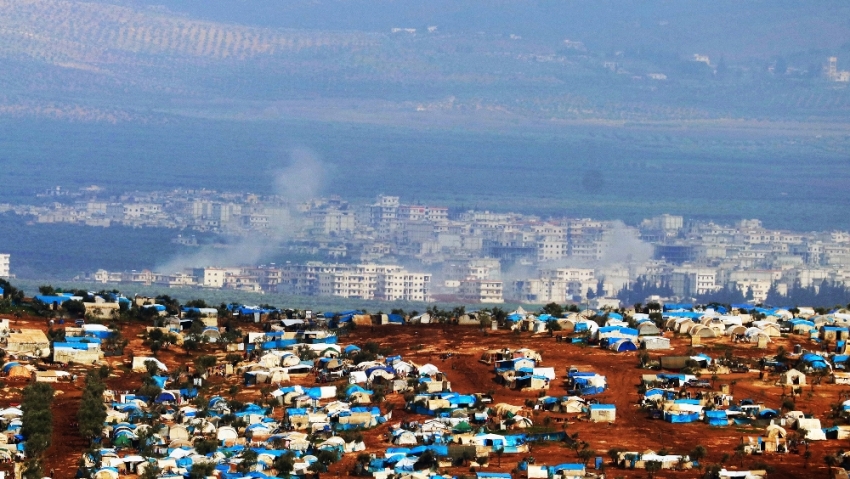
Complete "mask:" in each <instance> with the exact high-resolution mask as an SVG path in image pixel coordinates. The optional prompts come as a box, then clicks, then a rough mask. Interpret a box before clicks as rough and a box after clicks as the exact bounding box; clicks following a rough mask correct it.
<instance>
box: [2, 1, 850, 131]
mask: <svg viewBox="0 0 850 479" xmlns="http://www.w3.org/2000/svg"><path fill="white" fill-rule="evenodd" d="M846 18H850V6H848V5H846V4H844V3H840V2H818V3H817V4H814V5H813V4H805V5H804V4H799V3H796V2H733V1H726V0H720V1H716V2H699V3H697V2H687V3H684V2H637V1H613V0H610V1H599V2H586V3H573V2H543V1H528V2H526V1H509V0H505V1H501V2H496V3H493V2H484V1H477V0H471V1H469V2H455V1H448V0H437V1H433V2H409V1H365V0H351V1H342V0H339V1H328V0H315V1H313V0H311V1H306V0H292V1H287V2H280V1H277V0H274V1H272V0H255V1H252V2H232V1H223V0H205V1H201V2H197V1H179V0H125V1H119V0H115V1H107V0H101V1H97V0H93V1H88V2H83V1H71V0H0V67H2V68H0V116H13V117H14V116H32V117H37V118H38V117H46V118H58V119H63V120H82V121H107V122H113V123H115V122H126V121H130V122H144V123H148V122H163V121H168V118H169V116H172V115H180V116H199V117H206V118H224V119H235V120H245V119H265V118H269V117H279V116H280V115H282V114H284V113H281V112H286V113H285V114H287V115H290V116H292V115H295V116H300V117H319V118H321V119H329V118H334V119H344V120H345V121H350V120H351V119H353V118H357V119H358V121H376V122H387V123H391V124H394V123H396V122H398V121H409V119H404V118H402V116H400V115H399V112H403V113H404V114H407V113H410V112H414V111H420V112H431V113H434V112H438V113H440V114H446V113H448V114H452V115H461V116H470V115H474V116H475V117H476V118H478V119H479V120H480V119H483V120H484V121H488V120H490V119H497V120H498V121H504V120H505V118H510V119H513V120H516V119H524V120H534V121H539V120H549V119H563V120H578V121H587V120H604V121H617V122H621V121H627V122H644V121H656V120H662V121H670V120H673V121H680V120H706V119H712V120H716V119H722V120H725V119H729V118H749V119H753V118H758V119H760V118H773V119H789V118H791V119H795V120H799V119H801V118H802V119H806V120H807V121H808V120H811V119H812V118H818V119H819V120H826V121H834V120H835V119H836V118H846V113H847V109H848V107H849V106H848V95H847V93H846V89H843V88H841V87H843V85H837V84H830V83H828V82H826V81H825V80H824V77H823V75H822V68H823V66H824V63H825V62H826V58H827V56H829V55H837V56H839V58H840V60H839V66H840V67H842V68H845V69H846V68H848V67H847V66H846V65H848V64H850V43H847V41H846V39H847V38H850V24H848V23H847V22H846ZM697 54H699V55H701V56H699V57H695V55H697ZM695 60H699V61H695ZM423 116H425V115H423ZM431 121H435V120H431Z"/></svg>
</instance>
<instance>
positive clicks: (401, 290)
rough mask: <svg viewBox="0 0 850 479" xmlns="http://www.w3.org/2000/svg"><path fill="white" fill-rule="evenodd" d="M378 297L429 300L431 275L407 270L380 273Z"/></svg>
mask: <svg viewBox="0 0 850 479" xmlns="http://www.w3.org/2000/svg"><path fill="white" fill-rule="evenodd" d="M377 279H378V281H377V291H376V293H375V297H376V299H381V300H384V301H429V300H430V299H431V298H430V286H431V275H430V274H427V273H410V272H407V271H399V272H391V273H382V274H379V275H378V278H377Z"/></svg>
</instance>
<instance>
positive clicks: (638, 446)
mask: <svg viewBox="0 0 850 479" xmlns="http://www.w3.org/2000/svg"><path fill="white" fill-rule="evenodd" d="M16 327H39V328H42V329H45V330H46V329H47V325H46V323H45V321H44V320H43V319H40V318H22V319H21V320H20V321H19V322H18V324H17V325H16ZM253 327H254V325H246V326H245V328H244V329H251V328H253ZM142 330H143V325H141V324H138V323H137V324H132V325H125V326H123V335H124V337H125V338H127V339H130V340H131V342H130V345H129V347H128V348H127V349H126V354H125V356H124V357H118V358H109V362H110V364H112V365H113V366H114V367H115V369H114V372H115V376H114V377H110V378H109V379H108V381H107V385H108V386H109V387H110V388H112V389H115V390H133V389H135V388H137V387H138V386H139V375H138V374H130V373H125V372H123V371H121V370H120V369H118V368H117V366H118V365H120V364H122V363H127V362H128V361H129V357H130V352H133V353H135V354H139V355H150V350H149V349H147V348H146V347H145V346H144V345H142V342H141V339H140V338H138V337H137V335H138V334H140V333H141V331H142ZM794 339H796V338H794ZM369 340H371V341H376V342H378V343H380V344H382V345H384V346H389V347H392V348H393V352H394V354H401V355H402V356H403V357H404V359H406V360H412V361H414V362H416V363H419V364H423V363H427V362H431V363H433V364H435V365H436V366H438V367H439V368H440V369H441V370H443V372H445V373H446V375H447V376H448V378H449V380H450V381H451V384H452V389H453V390H455V391H458V392H462V393H474V392H488V391H492V393H493V396H494V400H495V402H497V403H498V402H508V403H512V404H517V405H519V404H522V403H523V402H524V401H525V400H526V399H530V398H536V397H537V396H538V394H537V393H536V392H517V391H512V390H508V389H506V388H503V387H502V386H500V385H498V384H497V383H496V382H495V381H494V379H493V378H494V375H493V373H492V369H491V367H490V366H488V365H485V364H483V363H480V362H478V358H479V357H480V356H481V353H482V352H483V351H484V350H487V349H493V348H499V347H511V348H518V347H528V348H532V349H535V350H537V351H538V352H541V353H542V355H543V364H542V365H543V366H552V367H555V371H556V373H557V374H558V375H559V376H563V375H564V374H565V371H566V368H567V367H568V366H570V365H582V366H587V367H590V368H592V370H593V371H596V372H598V373H599V374H602V375H605V376H607V379H608V384H609V389H608V391H606V393H604V394H602V395H599V396H596V398H597V399H599V400H600V402H606V403H613V404H615V405H616V406H617V419H616V421H615V423H614V424H613V425H612V426H610V427H609V426H608V425H607V424H603V423H600V424H594V423H590V422H587V421H582V420H578V419H576V418H575V415H570V417H569V418H568V420H567V422H566V424H567V426H566V431H567V433H569V434H575V433H578V434H579V438H580V439H581V440H583V441H586V442H588V443H589V444H590V448H591V449H593V450H595V451H596V452H597V455H599V456H602V457H603V458H605V461H606V463H608V462H609V459H608V456H607V455H606V454H605V452H606V451H607V450H608V449H609V448H612V447H619V448H625V449H628V450H636V451H643V450H646V449H652V450H655V451H658V450H661V449H667V450H668V451H670V453H673V454H686V453H687V452H688V451H690V450H691V449H693V447H694V446H696V445H697V444H702V445H704V446H705V447H706V448H707V450H708V456H707V457H706V458H705V459H704V460H703V461H702V462H703V464H713V463H718V462H720V460H721V458H722V456H723V454H724V453H728V454H729V455H730V456H732V455H733V453H734V448H735V446H736V445H737V444H739V443H740V441H741V438H742V436H758V435H760V434H761V433H762V431H761V430H754V429H742V428H738V427H734V426H730V427H725V428H709V427H708V426H707V425H706V424H703V423H692V424H670V423H667V422H663V421H659V420H650V419H647V418H646V414H645V413H643V412H642V411H641V410H640V409H639V408H638V407H637V406H636V404H637V401H638V400H639V395H638V394H637V385H638V383H639V381H640V377H641V375H642V374H645V373H651V371H647V370H642V369H638V368H637V364H638V359H637V354H636V353H635V352H630V353H614V352H610V351H607V350H600V349H598V348H589V347H580V346H576V345H571V344H567V343H559V342H555V340H554V339H553V338H549V337H546V336H545V335H536V336H532V335H530V334H529V333H522V334H521V335H516V334H514V333H512V332H509V331H486V332H485V331H481V330H479V329H478V328H477V327H465V326H442V325H417V326H383V327H375V328H374V329H370V328H358V329H357V330H355V331H353V332H352V333H351V334H350V335H349V336H347V337H344V338H341V340H340V343H341V344H351V343H353V344H360V345H362V344H363V343H365V342H366V341H369ZM803 341H804V340H802V339H801V340H800V341H798V342H803ZM673 343H674V347H675V348H674V350H673V351H664V352H659V353H653V354H652V357H653V358H655V357H657V356H661V355H669V354H685V352H686V351H687V350H688V349H689V346H688V345H689V340H688V339H685V338H683V339H674V341H673ZM793 344H794V341H793V340H788V339H778V340H777V341H775V342H773V343H771V344H770V346H769V349H767V350H758V349H755V347H754V346H752V345H750V344H732V343H731V342H730V341H729V339H727V338H719V339H716V340H708V341H704V344H703V346H702V347H700V348H698V349H697V351H698V352H705V353H707V354H709V355H711V356H713V357H716V356H720V355H722V354H723V351H724V349H725V348H733V349H734V353H735V355H736V356H742V357H750V358H757V357H761V356H763V355H771V354H775V353H776V348H777V347H778V346H779V345H783V346H784V347H785V348H786V350H789V351H790V350H791V349H792V347H793ZM804 344H805V343H804ZM444 352H453V353H455V355H454V356H453V357H452V358H450V359H447V360H441V359H440V355H441V354H442V353H444ZM195 354H210V352H209V351H207V352H200V353H193V355H192V356H189V355H186V354H185V353H184V352H183V350H182V349H181V348H174V349H172V350H169V351H161V352H159V354H158V358H159V359H160V360H162V361H163V362H165V363H166V364H167V365H168V366H169V368H174V367H177V366H179V365H182V364H191V360H192V358H193V357H194V355H195ZM217 354H219V355H220V356H221V357H223V355H224V353H223V352H218V353H217ZM73 371H77V373H78V374H80V375H83V374H84V370H83V369H82V368H77V369H75V370H72V372H73ZM775 379H776V377H775V376H774V377H771V378H769V380H768V381H761V380H759V379H758V373H755V372H751V373H748V374H733V375H722V376H720V378H719V380H718V383H729V382H730V381H732V380H735V381H736V382H737V384H736V385H734V386H733V389H732V393H733V394H734V396H735V398H736V400H737V399H742V398H752V399H754V400H756V401H757V402H758V401H763V402H764V404H765V406H767V407H771V408H779V405H780V403H781V399H780V396H781V394H782V390H781V388H779V387H777V386H774V385H773V383H774V381H775ZM305 381H312V376H309V377H308V378H307V379H305ZM212 382H213V385H212V388H215V389H216V390H225V389H226V388H227V387H229V386H230V385H233V384H238V385H240V392H239V393H238V398H239V399H240V400H243V401H248V400H256V399H258V398H259V396H260V388H259V387H251V388H242V387H241V384H240V381H239V379H238V378H236V377H233V378H228V379H227V380H225V379H223V378H213V381H212ZM25 384H26V383H12V382H6V384H5V387H4V388H3V389H2V393H3V395H2V397H0V406H2V407H6V406H8V405H10V404H16V403H18V402H19V401H20V391H19V389H20V388H22V387H23V386H24V385H25ZM82 385H83V380H82V378H79V379H78V380H77V382H76V383H74V384H71V383H57V384H55V385H54V387H55V389H56V390H57V396H56V397H55V399H54V434H53V444H52V445H51V447H50V449H49V450H48V452H47V455H46V457H45V462H46V467H45V472H49V471H50V470H51V469H55V473H56V474H55V477H57V478H60V479H64V478H71V477H73V475H74V472H75V470H76V467H77V462H78V460H79V458H80V453H81V452H82V451H83V450H84V449H85V447H86V444H85V441H84V440H82V438H80V436H79V434H78V432H77V429H76V425H75V422H76V412H77V409H78V406H79V401H80V398H81V388H82ZM810 390H811V389H810V388H809V387H808V386H807V387H806V388H805V392H804V394H803V397H801V398H798V399H797V408H798V409H800V410H802V411H804V412H812V413H814V414H815V416H816V417H818V418H820V419H821V423H822V425H823V426H824V427H827V426H830V425H832V424H833V422H832V419H829V418H828V413H829V411H830V405H831V404H833V403H836V402H839V397H840V395H841V394H842V393H845V392H848V391H850V390H848V388H847V387H844V386H837V385H834V384H825V383H824V384H822V385H819V386H817V387H816V388H814V389H813V390H812V393H811V395H810V394H809V391H810ZM565 393H566V391H565V389H564V387H563V385H562V383H561V381H560V380H558V381H555V382H553V386H552V388H551V389H550V391H549V392H548V394H549V395H563V394H565ZM207 394H209V393H207ZM403 403H404V400H403V399H402V398H401V396H400V395H389V396H388V397H387V399H386V403H385V404H384V405H383V406H384V407H385V408H387V407H390V404H392V405H393V406H392V407H393V419H392V420H391V421H390V424H397V423H398V422H400V421H402V420H405V419H418V420H424V419H427V418H426V417H424V416H417V415H414V414H410V413H407V412H405V411H403V409H402V406H403ZM276 413H277V414H280V411H279V410H277V411H276ZM546 416H551V417H552V418H553V419H558V418H564V417H566V415H563V414H555V413H547V412H543V413H539V414H534V415H533V416H532V417H533V419H534V421H535V424H542V422H543V419H544V418H545V417H546ZM555 424H557V423H555ZM388 427H389V426H388V425H383V426H381V427H379V428H376V429H374V430H371V431H367V432H365V433H364V440H365V441H366V445H367V448H368V450H367V452H374V453H376V454H379V455H382V454H383V452H384V449H385V448H386V447H387V446H388V443H386V442H384V441H383V435H384V434H385V433H386V432H387V430H388ZM557 427H560V426H557ZM790 433H792V431H789V434H790ZM848 445H850V444H844V442H843V441H835V440H833V441H821V442H813V443H812V444H811V447H810V450H811V452H812V454H811V458H810V460H809V461H808V462H809V464H808V467H806V465H805V464H804V463H805V461H804V458H803V455H802V454H784V455H776V454H767V455H760V456H745V457H744V458H743V467H744V468H745V469H748V468H750V467H751V466H752V465H753V464H754V463H757V462H764V463H766V464H768V465H770V466H772V467H773V468H775V471H774V472H772V473H771V474H770V477H771V478H796V477H817V476H820V477H824V476H826V475H827V468H826V465H825V463H824V461H823V457H824V456H825V455H826V454H831V453H835V452H837V451H839V450H841V449H843V448H844V447H846V446H848ZM531 455H533V456H534V457H535V459H536V462H537V463H538V464H558V463H563V462H578V459H577V457H576V454H575V452H573V451H572V450H571V449H567V448H566V447H565V446H564V445H562V444H558V443H546V444H545V445H540V446H538V445H535V446H534V449H533V452H532V454H531ZM355 456H356V455H354V454H349V455H347V456H346V457H345V458H344V459H343V460H342V461H340V462H339V463H337V464H334V465H333V466H332V468H331V471H330V474H334V475H336V476H340V475H342V476H345V475H348V471H350V470H351V469H352V467H353V463H354V461H355ZM520 459H521V458H520V457H517V456H515V455H514V456H512V455H504V456H503V457H502V458H501V466H500V467H499V466H496V464H497V463H498V462H499V460H498V459H497V458H496V457H493V458H491V461H490V466H489V467H488V468H487V469H486V470H487V471H505V472H509V471H511V470H512V469H513V468H515V467H516V464H517V462H518V461H519V460H520ZM741 462H742V461H741V459H739V458H734V457H733V458H732V459H729V460H728V461H727V462H726V467H727V468H728V469H740V468H741ZM4 468H5V470H7V471H8V470H9V469H8V465H0V470H4ZM467 471H468V468H451V469H448V470H446V472H448V473H449V474H461V473H464V472H467ZM606 475H607V476H608V477H626V478H635V477H647V474H646V472H645V471H643V470H637V471H629V470H622V469H611V468H610V466H609V468H608V469H607V470H606ZM700 476H701V474H700V473H699V472H698V471H663V472H661V473H659V474H658V475H657V477H680V478H691V477H700Z"/></svg>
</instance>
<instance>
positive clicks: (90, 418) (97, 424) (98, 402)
mask: <svg viewBox="0 0 850 479" xmlns="http://www.w3.org/2000/svg"><path fill="white" fill-rule="evenodd" d="M105 389H106V386H105V385H104V384H103V381H101V378H100V372H99V371H92V372H90V373H89V374H87V375H86V385H85V388H84V389H83V397H82V400H81V401H80V408H79V410H78V411H77V424H78V426H79V430H80V435H81V436H83V437H84V438H85V439H87V440H88V441H89V443H93V442H94V440H95V439H97V438H98V437H100V435H101V434H102V430H103V422H104V421H105V420H106V406H105V405H104V404H103V391H104V390H105Z"/></svg>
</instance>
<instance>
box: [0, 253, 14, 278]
mask: <svg viewBox="0 0 850 479" xmlns="http://www.w3.org/2000/svg"><path fill="white" fill-rule="evenodd" d="M10 257H11V255H9V254H0V278H8V277H9V276H11V272H10V270H9V258H10Z"/></svg>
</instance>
